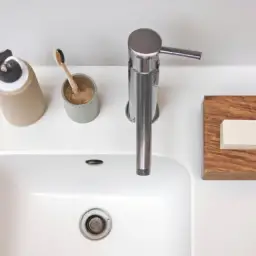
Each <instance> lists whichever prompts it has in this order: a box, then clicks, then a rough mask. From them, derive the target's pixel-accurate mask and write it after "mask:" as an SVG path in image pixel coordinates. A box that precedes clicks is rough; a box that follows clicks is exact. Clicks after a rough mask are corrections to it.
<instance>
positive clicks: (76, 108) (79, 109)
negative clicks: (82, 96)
mask: <svg viewBox="0 0 256 256" xmlns="http://www.w3.org/2000/svg"><path fill="white" fill-rule="evenodd" d="M73 78H74V80H75V81H76V82H77V84H78V87H79V81H80V82H81V79H85V81H86V82H87V83H88V82H89V83H90V85H91V86H92V88H93V96H92V98H91V99H90V100H89V101H88V102H87V103H85V104H79V105H77V104H73V103H71V102H70V101H69V100H68V99H67V98H66V96H65V90H66V89H67V87H68V86H69V82H68V80H65V81H64V83H63V85H62V89H61V94H62V97H63V100H64V108H65V110H66V113H67V115H68V116H69V117H70V119H72V120H73V121H74V122H77V123H89V122H91V121H93V120H94V119H95V118H96V117H97V116H98V115H99V113H100V102H99V98H98V93H97V87H96V84H95V83H94V81H93V80H92V78H90V77H89V76H87V75H85V74H74V75H73Z"/></svg>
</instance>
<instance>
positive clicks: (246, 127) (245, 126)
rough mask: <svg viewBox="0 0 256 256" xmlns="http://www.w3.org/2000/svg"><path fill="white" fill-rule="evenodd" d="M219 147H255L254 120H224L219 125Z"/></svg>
mask: <svg viewBox="0 0 256 256" xmlns="http://www.w3.org/2000/svg"><path fill="white" fill-rule="evenodd" d="M220 148H221V149H242V150H246V149H256V120H224V121H223V122H222V123H221V127H220Z"/></svg>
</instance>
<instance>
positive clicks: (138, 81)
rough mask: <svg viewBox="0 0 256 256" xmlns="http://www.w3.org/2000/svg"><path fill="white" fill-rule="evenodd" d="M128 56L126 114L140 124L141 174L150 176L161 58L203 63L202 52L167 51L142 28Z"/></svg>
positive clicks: (156, 37)
mask: <svg viewBox="0 0 256 256" xmlns="http://www.w3.org/2000/svg"><path fill="white" fill-rule="evenodd" d="M128 53H129V62H128V80H129V102H128V105H127V111H126V112H127V116H128V118H129V119H130V120H131V121H132V122H136V140H137V143H136V154H137V161H136V163H137V166H136V167H137V174H138V175H142V176H146V175H149V174H150V167H151V137H152V134H151V133H152V128H151V125H152V120H154V119H155V117H156V116H157V117H158V116H159V109H158V104H157V92H158V83H159V65H160V64H159V54H160V53H166V54H171V55H177V56H182V57H188V58H194V59H200V58H201V52H197V51H190V50H183V49H179V48H171V47H163V46H162V39H161V37H160V36H159V34H158V33H157V32H155V31H153V30H152V29H148V28H141V29H138V30H135V31H133V32H132V33H131V34H130V36H129V38H128Z"/></svg>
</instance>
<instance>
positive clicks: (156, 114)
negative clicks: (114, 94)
mask: <svg viewBox="0 0 256 256" xmlns="http://www.w3.org/2000/svg"><path fill="white" fill-rule="evenodd" d="M125 115H126V116H127V118H128V119H129V120H130V121H131V122H132V123H135V118H131V116H130V113H129V102H128V103H127V104H126V107H125ZM159 115H160V110H159V106H158V104H157V105H156V113H155V115H154V117H153V119H152V123H154V122H155V121H156V120H157V119H158V117H159Z"/></svg>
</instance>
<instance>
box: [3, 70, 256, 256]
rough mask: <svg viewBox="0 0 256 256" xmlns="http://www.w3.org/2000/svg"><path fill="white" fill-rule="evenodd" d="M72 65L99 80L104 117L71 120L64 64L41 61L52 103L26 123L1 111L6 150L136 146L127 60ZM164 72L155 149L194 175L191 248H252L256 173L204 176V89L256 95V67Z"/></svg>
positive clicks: (210, 251) (200, 251)
mask: <svg viewBox="0 0 256 256" xmlns="http://www.w3.org/2000/svg"><path fill="white" fill-rule="evenodd" d="M71 71H72V72H73V73H81V72H82V73H86V74H88V75H89V76H91V77H92V78H93V79H94V80H95V82H96V84H97V86H98V90H99V94H100V99H101V112H100V115H99V116H98V118H97V119H96V120H95V121H93V122H91V123H88V124H82V125H81V124H77V123H74V122H72V121H71V120H70V119H69V118H68V117H67V115H66V113H65V111H64V108H63V102H62V98H61V94H60V90H61V85H62V82H63V81H64V79H65V76H64V73H63V72H62V70H60V69H59V68H58V67H43V66H42V67H40V66H39V67H35V72H36V74H37V76H38V79H39V83H40V85H41V87H42V90H43V92H44V94H45V96H46V99H47V101H48V110H47V112H46V113H45V115H44V116H43V118H42V119H41V120H39V121H38V122H37V123H35V124H33V125H31V126H28V127H20V128H19V127H14V126H12V125H10V124H8V123H7V122H6V120H5V119H4V118H3V117H2V116H1V117H0V154H2V155H4V154H70V153H72V154H74V153H78V154H96V153H97V154H99V153H102V154H124V153H131V154H134V153H135V125H134V124H132V123H130V122H129V121H128V119H127V117H126V116H125V105H126V103H127V99H128V81H127V67H115V66H112V67H82V66H80V67H71ZM160 73H161V74H160V90H159V106H160V117H159V119H158V120H157V121H156V122H155V123H154V124H153V145H152V146H153V148H152V151H153V153H154V154H158V155H164V156H168V157H170V158H172V159H174V160H177V161H178V162H179V163H180V164H182V165H184V166H185V167H186V168H187V170H188V171H189V173H190V175H191V178H192V252H193V254H192V255H194V256H205V255H207V256H216V255H219V256H254V255H255V251H256V243H255V237H256V221H255V216H256V203H255V195H256V181H203V180H202V179H201V172H202V166H203V134H202V133H203V130H202V128H203V125H202V122H203V117H202V102H203V99H204V96H205V95H256V86H255V84H256V67H225V66H223V67H198V66H197V67H161V72H160ZM153 171H154V170H152V172H153ZM134 172H135V171H134Z"/></svg>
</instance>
